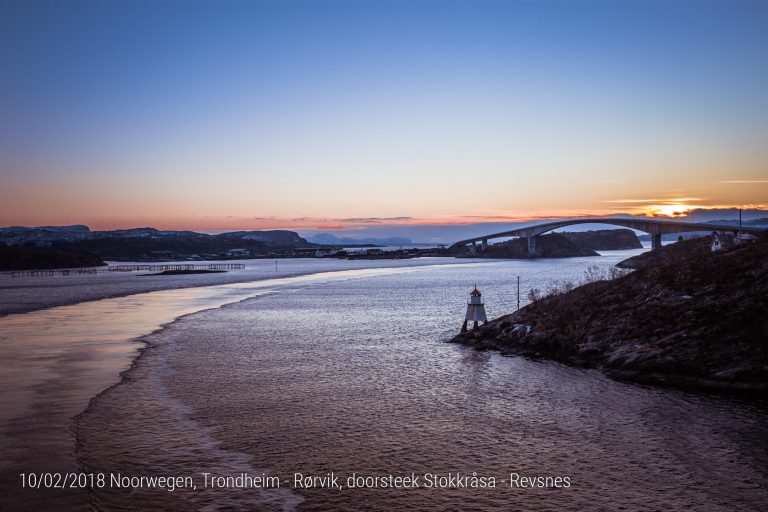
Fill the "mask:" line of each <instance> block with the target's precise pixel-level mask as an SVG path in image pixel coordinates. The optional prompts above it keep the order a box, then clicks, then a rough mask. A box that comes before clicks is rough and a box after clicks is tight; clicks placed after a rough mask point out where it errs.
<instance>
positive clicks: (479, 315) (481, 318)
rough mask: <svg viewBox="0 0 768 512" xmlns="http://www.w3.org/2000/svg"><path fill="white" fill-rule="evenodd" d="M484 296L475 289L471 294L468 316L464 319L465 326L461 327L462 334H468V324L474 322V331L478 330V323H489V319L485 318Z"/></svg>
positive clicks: (468, 302) (468, 303)
mask: <svg viewBox="0 0 768 512" xmlns="http://www.w3.org/2000/svg"><path fill="white" fill-rule="evenodd" d="M482 296H483V294H482V293H480V290H478V289H477V286H475V289H474V290H472V292H471V293H470V294H469V301H467V315H466V316H465V317H464V325H462V326H461V332H467V322H469V321H472V322H473V325H472V329H477V323H478V322H483V323H484V324H485V323H488V318H487V317H486V316H485V305H484V304H483V299H482Z"/></svg>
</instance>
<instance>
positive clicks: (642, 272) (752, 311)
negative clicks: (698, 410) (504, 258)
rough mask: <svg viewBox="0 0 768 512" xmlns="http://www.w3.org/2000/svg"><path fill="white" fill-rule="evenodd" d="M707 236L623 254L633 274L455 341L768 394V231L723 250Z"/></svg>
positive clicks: (639, 378)
mask: <svg viewBox="0 0 768 512" xmlns="http://www.w3.org/2000/svg"><path fill="white" fill-rule="evenodd" d="M710 242H711V239H710V238H709V237H707V238H699V239H692V240H687V241H682V242H678V243H675V244H672V245H668V246H665V247H663V248H661V249H660V250H658V251H653V252H647V253H644V254H642V255H640V256H637V257H634V258H630V259H629V260H625V261H624V262H622V266H624V267H628V268H633V269H635V270H634V271H633V272H631V273H629V274H628V275H625V276H623V277H618V278H616V279H612V280H597V281H594V282H590V283H588V284H585V285H583V286H579V287H577V288H573V289H570V290H568V288H569V287H568V286H564V287H562V289H561V290H560V291H556V292H555V293H552V294H550V295H548V296H546V297H543V298H538V297H534V298H536V299H537V300H535V301H534V302H532V303H531V304H529V305H528V306H526V307H524V308H522V309H521V310H520V311H519V312H518V313H513V314H510V315H506V316H503V317H501V318H498V319H496V320H493V321H490V322H489V323H488V324H487V325H484V326H481V327H480V328H479V329H477V330H475V331H470V332H468V333H464V334H460V335H459V336H456V337H455V338H454V339H453V340H452V341H453V342H457V343H463V344H466V345H470V346H473V347H476V348H478V349H491V350H499V351H501V352H502V353H504V354H517V355H523V356H528V357H531V358H542V359H552V360H555V361H559V362H562V363H565V364H569V365H573V366H580V367H588V368H598V369H600V370H602V371H604V372H605V373H607V374H608V375H610V376H612V377H614V378H618V379H622V380H630V381H635V382H640V383H646V384H654V385H662V386H673V387H681V388H688V389H694V390H705V391H727V392H745V393H754V394H763V395H764V393H765V392H766V391H768V239H766V238H763V239H761V240H758V241H756V242H752V243H746V244H743V245H738V246H735V247H733V248H730V249H728V250H723V251H718V252H712V251H711V250H710ZM567 290H568V291H567ZM535 295H536V293H534V296H535Z"/></svg>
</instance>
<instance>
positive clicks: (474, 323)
mask: <svg viewBox="0 0 768 512" xmlns="http://www.w3.org/2000/svg"><path fill="white" fill-rule="evenodd" d="M468 323H469V320H464V325H462V326H461V332H467V324H468ZM487 323H488V320H485V321H483V325H485V324H487ZM472 324H473V325H472V330H473V331H474V330H475V329H477V326H478V321H477V320H475V321H474V322H472Z"/></svg>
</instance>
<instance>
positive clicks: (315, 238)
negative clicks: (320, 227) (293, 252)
mask: <svg viewBox="0 0 768 512" xmlns="http://www.w3.org/2000/svg"><path fill="white" fill-rule="evenodd" d="M307 241H309V242H312V243H313V244H319V245H344V246H351V245H380V246H387V245H412V244H413V242H411V239H410V238H405V237H402V236H390V237H388V238H349V237H341V238H340V237H338V236H335V235H330V234H327V233H321V234H319V235H312V236H308V237H307Z"/></svg>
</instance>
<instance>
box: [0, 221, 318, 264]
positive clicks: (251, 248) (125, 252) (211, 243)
mask: <svg viewBox="0 0 768 512" xmlns="http://www.w3.org/2000/svg"><path fill="white" fill-rule="evenodd" d="M0 243H2V244H4V245H8V246H37V247H51V248H59V249H62V248H66V249H71V250H83V251H88V252H90V253H93V254H95V255H98V256H99V257H101V258H103V259H111V260H154V259H158V260H159V259H177V258H187V257H189V258H210V257H215V256H227V252H228V251H232V250H235V249H239V250H241V251H238V252H239V253H240V254H247V255H248V256H256V257H258V256H267V255H271V254H285V253H288V252H291V251H293V250H295V249H302V248H303V249H310V248H312V247H315V244H312V243H310V242H307V241H306V240H305V239H304V238H302V237H300V236H299V235H298V233H295V232H294V231H285V230H273V231H235V232H229V233H221V234H218V235H209V234H205V233H196V232H194V231H161V230H158V229H155V228H148V227H147V228H135V229H118V230H113V231H91V230H90V229H89V228H88V226H82V225H75V226H39V227H24V226H11V227H7V228H0Z"/></svg>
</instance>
